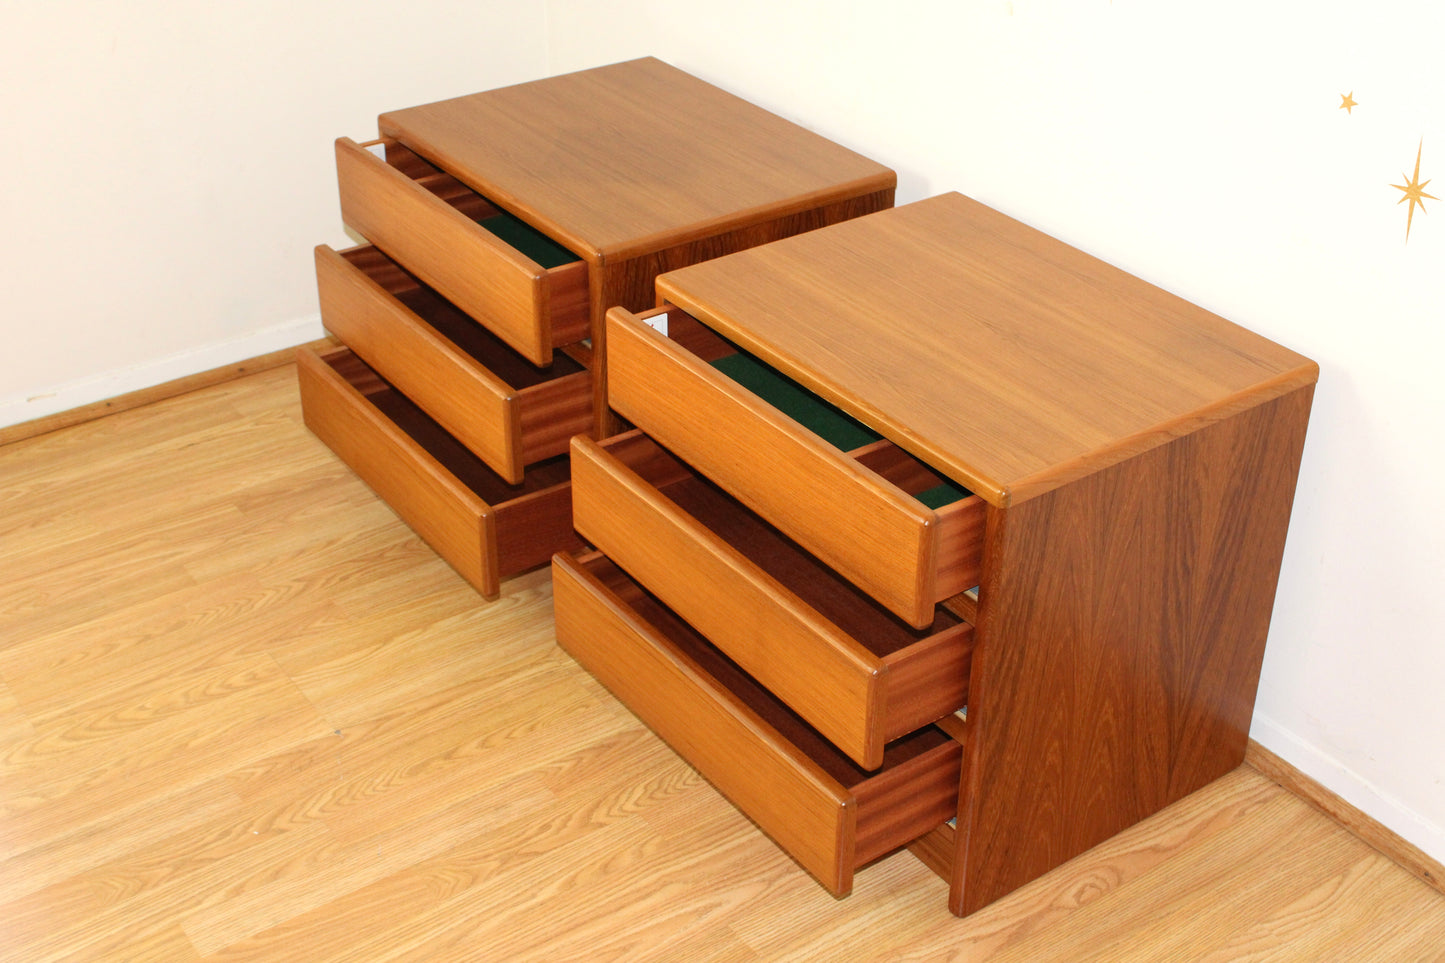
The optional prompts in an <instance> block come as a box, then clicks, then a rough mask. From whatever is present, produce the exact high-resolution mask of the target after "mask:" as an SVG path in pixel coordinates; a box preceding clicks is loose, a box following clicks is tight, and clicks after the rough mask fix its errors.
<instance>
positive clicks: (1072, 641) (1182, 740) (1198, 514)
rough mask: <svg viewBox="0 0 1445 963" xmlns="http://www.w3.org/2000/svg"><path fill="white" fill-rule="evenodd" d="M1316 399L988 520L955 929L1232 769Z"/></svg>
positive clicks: (1200, 435)
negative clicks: (964, 919) (966, 918)
mask: <svg viewBox="0 0 1445 963" xmlns="http://www.w3.org/2000/svg"><path fill="white" fill-rule="evenodd" d="M1312 395H1313V385H1310V386H1307V387H1304V388H1300V389H1297V390H1295V391H1294V392H1292V393H1290V394H1288V395H1284V396H1282V397H1280V398H1277V399H1275V400H1273V401H1270V402H1267V403H1265V404H1262V405H1260V406H1258V407H1256V408H1253V409H1251V410H1249V411H1246V412H1243V413H1241V414H1239V415H1237V416H1235V417H1233V418H1231V419H1228V420H1226V421H1222V422H1219V423H1216V424H1214V425H1211V426H1209V427H1207V428H1204V429H1202V430H1200V431H1198V432H1196V433H1194V434H1192V435H1189V436H1187V437H1184V438H1180V439H1176V440H1175V441H1173V442H1172V443H1170V444H1168V445H1164V446H1161V447H1158V448H1154V449H1151V450H1150V451H1148V452H1145V453H1144V454H1142V455H1138V456H1136V457H1135V458H1132V459H1130V460H1128V461H1125V462H1122V463H1120V464H1118V465H1115V466H1113V467H1111V468H1109V469H1106V470H1104V471H1101V472H1099V473H1097V474H1095V475H1092V476H1090V477H1088V478H1085V479H1082V480H1079V481H1076V482H1074V483H1072V484H1070V485H1066V486H1064V487H1062V488H1059V489H1056V490H1054V491H1051V492H1049V493H1047V494H1044V495H1041V496H1039V497H1038V498H1035V499H1032V500H1029V501H1027V502H1024V503H1023V504H1020V505H1015V506H1014V507H1012V508H1009V509H993V510H991V515H990V519H989V535H988V545H987V549H986V554H985V573H986V574H985V582H984V584H983V586H982V587H981V593H980V607H979V621H978V625H977V636H978V640H977V647H976V649H975V652H974V660H973V670H972V677H971V682H970V704H969V720H968V724H967V727H966V733H967V752H968V757H969V759H970V763H969V765H968V767H967V771H966V775H965V780H964V784H963V788H962V791H961V794H960V798H961V800H962V805H961V812H960V816H959V833H958V850H957V858H956V859H955V862H954V879H953V886H952V892H951V895H950V908H951V909H952V910H953V911H954V912H955V913H959V914H961V915H963V914H967V913H971V912H973V911H974V910H976V909H979V908H980V907H982V906H984V905H986V904H988V903H990V902H992V901H993V900H995V899H998V898H999V897H1001V896H1003V895H1005V894H1007V893H1008V892H1010V891H1012V890H1013V889H1015V888H1017V887H1018V886H1020V885H1022V884H1023V883H1026V882H1028V881H1029V880H1031V879H1034V878H1035V877H1037V876H1039V875H1041V874H1042V873H1045V872H1047V871H1048V870H1050V869H1052V868H1053V867H1055V866H1057V865H1059V864H1061V863H1063V862H1064V861H1066V860H1068V859H1070V858H1072V857H1074V856H1076V855H1078V854H1079V853H1082V852H1083V851H1084V850H1086V849H1088V848H1090V847H1091V846H1094V845H1096V844H1097V843H1099V842H1101V841H1103V840H1104V839H1107V838H1108V837H1110V836H1112V835H1114V834H1115V833H1117V832H1119V831H1121V830H1123V829H1125V828H1126V827H1128V826H1130V825H1132V824H1133V823H1135V822H1137V821H1138V820H1140V819H1143V818H1145V817H1147V816H1149V815H1151V814H1152V813H1154V812H1156V811H1158V810H1159V809H1161V808H1162V807H1164V806H1166V805H1168V804H1169V803H1171V802H1174V801H1175V800H1178V799H1180V798H1181V797H1183V796H1184V795H1186V794H1188V793H1190V792H1192V791H1194V790H1196V789H1198V788H1200V787H1201V786H1203V785H1205V784H1206V783H1208V782H1210V781H1211V780H1213V779H1216V778H1218V777H1219V776H1221V775H1223V774H1225V773H1226V772H1228V771H1229V770H1231V769H1233V768H1235V767H1236V766H1238V765H1239V764H1240V762H1241V761H1242V760H1243V758H1244V750H1245V745H1246V742H1247V738H1248V730H1249V723H1250V716H1251V710H1252V706H1253V702H1254V694H1255V690H1256V688H1257V685H1258V681H1259V670H1260V664H1261V662H1262V659H1263V655H1264V644H1265V636H1266V634H1267V631H1268V628H1269V618H1270V612H1271V609H1272V606H1273V600H1274V589H1275V584H1276V581H1277V578H1278V573H1279V565H1280V559H1281V556H1282V553H1283V550H1284V541H1285V533H1286V529H1287V527H1288V523H1289V513H1290V507H1291V504H1292V502H1293V497H1294V488H1295V481H1296V476H1297V474H1298V470H1299V463H1300V455H1301V451H1302V448H1303V444H1304V436H1305V426H1306V423H1307V421H1308V417H1309V408H1310V401H1311V398H1312Z"/></svg>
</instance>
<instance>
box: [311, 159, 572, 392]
mask: <svg viewBox="0 0 1445 963" xmlns="http://www.w3.org/2000/svg"><path fill="white" fill-rule="evenodd" d="M336 170H337V180H338V184H339V187H340V191H341V216H342V220H344V221H345V222H346V223H347V224H348V225H350V226H351V227H352V228H354V229H355V230H356V231H358V232H360V233H361V234H362V235H364V236H365V237H366V238H367V239H368V240H370V241H372V242H373V243H374V244H376V246H377V247H379V248H381V249H382V250H384V251H386V252H387V253H388V254H390V255H392V256H393V257H395V258H396V260H398V261H400V262H401V263H402V264H403V265H405V266H406V267H407V269H408V270H410V271H412V272H413V273H415V274H416V275H417V276H418V277H420V278H421V279H422V280H423V281H425V282H426V283H427V284H428V285H430V286H431V287H434V288H436V289H437V290H438V291H439V292H441V293H442V295H444V296H445V297H446V298H447V299H448V300H450V301H451V302H452V303H454V304H456V305H457V307H459V308H461V309H462V310H463V311H466V312H467V313H468V314H470V315H472V316H473V317H474V318H477V319H478V320H479V321H481V322H482V323H484V324H486V325H487V327H489V328H490V329H491V330H493V331H494V332H496V334H497V335H498V336H499V337H501V338H502V339H503V340H505V341H506V342H507V343H508V344H510V345H512V346H513V347H514V348H516V349H517V350H518V351H519V352H520V353H521V354H522V355H523V356H525V357H526V358H527V359H528V360H530V361H531V362H532V363H533V364H537V365H545V364H547V363H548V362H549V361H551V357H552V349H553V347H554V331H553V317H552V312H553V311H554V309H555V308H557V307H560V305H553V304H551V298H550V293H551V286H552V285H550V284H549V283H548V279H549V273H548V272H547V271H545V270H543V268H542V267H541V266H539V265H537V264H536V263H534V262H533V261H531V260H530V259H528V258H526V257H525V256H523V255H522V254H520V253H518V252H517V251H516V250H515V249H513V248H512V247H510V246H508V245H507V244H506V243H504V242H503V241H501V240H500V239H498V238H497V237H495V236H494V235H492V234H491V233H490V232H488V231H487V230H485V229H484V228H481V227H479V226H478V225H477V224H475V223H474V222H473V221H471V220H469V219H468V218H467V217H466V216H465V215H463V214H462V213H460V212H459V211H457V210H456V209H455V208H453V207H452V206H451V205H449V204H447V203H446V202H445V201H443V200H441V199H440V198H439V197H437V196H435V195H433V194H432V193H431V192H429V191H428V190H426V188H424V187H422V186H420V185H418V184H417V183H415V182H414V181H412V180H411V179H410V178H408V177H407V176H406V175H405V174H403V173H402V172H400V171H398V170H396V169H395V168H393V167H390V166H389V165H387V164H386V162H385V161H382V160H381V159H380V158H377V157H375V156H374V155H372V154H371V152H370V151H368V150H366V148H364V147H362V146H361V145H359V144H357V143H356V142H355V141H352V140H350V139H349V138H345V137H343V138H340V139H338V140H337V142H336ZM559 271H563V272H566V275H567V276H568V277H569V278H570V277H571V276H572V275H574V274H575V275H577V276H576V277H575V279H574V280H575V283H573V284H571V285H569V286H570V287H572V288H576V290H577V291H579V292H580V291H582V290H585V288H586V278H585V275H586V265H585V264H583V263H581V262H578V263H576V264H572V265H567V266H565V267H564V268H562V269H559ZM579 272H580V273H579ZM565 300H566V301H568V302H577V303H575V304H573V305H572V306H571V314H572V316H569V317H558V318H557V319H556V320H557V324H558V327H559V328H560V329H562V330H563V331H565V334H558V335H556V336H555V337H561V338H562V340H560V341H555V343H557V344H565V343H567V342H568V341H571V340H577V339H578V338H580V337H585V336H586V335H585V333H579V332H585V329H586V313H587V305H586V303H585V301H584V300H583V299H582V298H580V297H570V298H567V299H565ZM573 329H576V330H573ZM574 335H575V337H574Z"/></svg>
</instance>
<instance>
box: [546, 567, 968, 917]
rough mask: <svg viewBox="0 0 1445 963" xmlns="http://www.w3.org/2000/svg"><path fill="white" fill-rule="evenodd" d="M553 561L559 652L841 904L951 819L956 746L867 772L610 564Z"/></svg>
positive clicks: (909, 749) (909, 743)
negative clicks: (857, 883)
mask: <svg viewBox="0 0 1445 963" xmlns="http://www.w3.org/2000/svg"><path fill="white" fill-rule="evenodd" d="M552 564H553V592H554V596H555V598H556V600H557V604H556V608H555V611H556V619H557V641H558V643H559V644H560V645H561V646H562V647H563V648H565V649H566V650H567V651H568V652H569V653H570V654H571V655H572V656H573V657H574V658H576V659H577V660H578V662H580V663H581V664H582V665H583V666H585V667H586V668H587V669H588V671H589V672H591V673H592V674H593V675H594V676H596V677H597V679H598V680H599V681H601V682H602V683H603V684H604V685H606V686H607V687H608V688H609V689H610V690H612V691H613V692H614V693H616V694H617V695H618V696H619V698H621V699H622V700H623V701H624V702H625V703H627V705H628V707H629V708H631V709H632V711H634V712H635V713H637V715H638V717H639V718H641V719H642V720H643V721H644V722H646V723H647V724H648V725H649V726H650V727H651V728H652V729H653V731H655V732H657V733H658V734H659V735H660V736H662V737H663V738H664V739H666V740H667V741H668V743H669V744H670V745H672V746H673V747H674V748H675V749H676V750H677V751H678V752H679V753H681V754H682V756H683V757H684V758H685V759H687V760H688V761H689V762H690V763H691V764H692V765H694V766H696V767H697V769H698V771H699V772H701V773H702V774H703V775H704V776H706V777H707V778H708V779H709V780H710V781H711V782H712V783H713V784H714V785H715V786H717V787H718V789H719V790H720V791H721V792H722V793H723V794H724V795H726V796H727V797H728V798H729V799H731V800H732V801H733V802H734V803H736V804H737V805H738V807H739V808H741V809H742V810H743V811H744V812H745V813H747V814H748V816H749V817H751V818H752V819H753V820H754V821H755V822H757V823H758V825H759V826H760V827H762V828H763V829H764V830H765V831H766V832H767V833H768V834H769V835H770V836H772V837H773V838H774V839H775V840H777V842H778V844H779V845H781V846H782V847H783V848H784V849H785V850H787V851H788V853H789V854H790V855H792V856H793V858H795V859H796V860H797V861H798V863H799V864H800V865H802V866H803V867H804V868H805V869H807V870H808V872H810V873H812V874H813V875H814V876H816V877H817V878H818V881H819V882H821V883H822V884H823V885H824V886H825V887H826V888H827V889H828V890H829V892H831V893H833V894H834V895H835V896H843V895H846V894H847V893H848V892H850V891H851V890H852V887H853V873H854V870H855V869H857V867H858V866H860V865H862V864H863V863H865V862H867V861H869V860H872V859H876V858H877V857H879V856H881V855H883V854H885V853H888V852H891V851H893V850H894V849H897V848H898V847H899V846H902V845H904V844H905V843H907V842H909V841H911V840H913V839H915V838H917V837H918V836H921V835H923V834H925V833H926V832H928V831H929V830H930V829H932V828H933V827H935V826H937V825H940V824H941V823H943V822H945V821H946V820H948V819H950V818H952V816H953V813H954V810H955V808H956V806H957V798H958V784H957V779H958V775H959V760H960V758H961V749H960V747H959V745H958V743H956V742H954V741H953V740H952V739H949V738H948V737H947V736H944V735H943V734H942V733H941V732H939V731H937V730H923V731H922V732H920V733H917V734H915V735H914V736H912V737H910V738H908V739H904V740H900V741H899V742H898V743H895V744H894V746H893V747H891V749H890V753H889V758H888V759H887V760H885V768H883V769H882V770H880V771H879V772H877V773H866V772H864V771H863V770H860V769H858V768H857V767H855V766H853V765H852V764H851V763H849V762H848V761H847V760H846V759H844V758H843V757H842V756H841V755H839V754H838V753H837V751H836V750H834V749H833V747H832V746H831V745H830V744H828V743H827V742H826V741H825V740H823V739H821V738H819V737H817V736H816V735H814V734H812V733H811V732H810V731H809V730H807V728H806V727H805V726H803V725H802V724H801V723H800V722H799V721H797V720H796V718H795V717H793V716H792V715H791V713H788V712H787V710H786V709H784V708H783V707H782V706H781V705H780V704H778V703H776V702H775V701H774V700H773V699H772V697H771V696H770V695H769V694H768V693H767V692H766V691H765V690H763V689H761V688H759V687H758V686H757V685H756V683H753V682H752V680H751V679H749V678H748V677H747V676H746V675H744V674H743V673H742V672H740V671H738V670H736V669H735V668H733V667H731V666H730V665H729V664H727V663H726V662H725V661H724V660H723V659H722V658H721V657H720V656H718V655H716V653H715V651H714V650H712V649H711V647H710V646H709V645H708V644H707V643H706V642H705V641H703V640H702V639H701V638H700V637H698V636H697V635H696V634H695V633H693V632H692V631H691V630H690V629H689V628H688V627H687V625H686V623H684V622H682V621H681V620H680V619H678V618H677V617H676V616H673V615H672V614H671V613H669V612H667V610H665V609H662V608H661V607H660V606H658V605H657V604H656V603H655V602H650V601H649V600H648V599H647V598H646V597H645V596H644V595H643V594H642V592H641V591H639V590H638V589H637V588H636V586H635V584H634V583H631V582H630V580H629V579H627V577H626V576H625V575H623V574H622V573H621V572H620V571H619V570H618V569H617V568H616V567H615V566H614V565H613V564H612V563H611V562H610V561H608V560H607V558H606V557H604V556H601V555H598V554H595V553H594V554H591V555H588V556H584V557H583V558H581V559H576V560H574V559H573V558H571V557H570V556H566V555H558V556H556V558H555V559H554V560H553V563H552ZM639 609H640V612H639ZM779 728H782V730H783V731H782V732H779V731H778V729H779Z"/></svg>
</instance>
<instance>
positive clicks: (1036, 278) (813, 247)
mask: <svg viewBox="0 0 1445 963" xmlns="http://www.w3.org/2000/svg"><path fill="white" fill-rule="evenodd" d="M657 289H658V296H659V298H660V299H662V300H666V301H667V302H670V303H672V304H676V305H678V306H679V307H681V308H683V309H684V310H686V311H688V312H690V313H691V314H693V315H694V316H696V317H697V318H698V319H699V320H701V321H702V322H703V323H705V324H706V325H708V326H709V327H711V328H713V329H714V330H716V331H718V332H719V333H721V334H722V335H723V336H724V337H727V338H728V339H729V340H731V341H733V342H735V343H737V344H738V345H740V346H741V347H743V348H744V349H746V350H748V351H751V352H752V353H754V354H756V355H758V356H759V357H761V358H762V359H763V360H764V361H766V362H767V363H769V364H771V365H773V366H774V367H776V368H778V369H779V370H781V371H782V372H783V373H784V374H786V375H788V376H789V377H791V378H793V379H794V380H796V381H799V382H801V383H802V384H804V385H805V386H807V387H808V388H809V389H811V390H813V391H815V392H816V393H817V394H819V395H821V396H822V397H823V398H825V399H827V400H828V401H830V402H832V403H833V404H836V405H838V406H839V407H840V408H842V409H844V410H845V411H847V412H848V413H849V414H851V415H853V416H854V417H855V418H857V419H858V420H860V421H862V422H864V423H865V424H867V425H869V426H870V427H873V428H875V429H877V430H880V431H882V432H883V433H885V434H890V433H891V436H893V437H894V440H895V441H897V442H898V443H899V444H900V445H902V446H903V447H904V448H907V449H908V450H909V451H911V452H912V453H913V454H915V455H917V456H918V457H919V458H920V459H922V460H923V461H925V462H927V463H928V464H930V465H932V466H933V467H934V468H936V469H937V470H939V471H940V472H943V473H944V474H946V475H948V476H949V477H950V478H953V479H954V480H955V481H957V482H959V483H960V484H962V485H964V486H965V487H967V488H968V489H970V490H971V491H974V492H977V493H979V494H980V495H982V496H983V497H984V498H986V499H987V500H989V501H990V502H992V503H993V504H996V505H1008V504H1010V503H1011V502H1013V501H1019V500H1023V499H1026V498H1030V497H1035V496H1037V495H1039V494H1042V493H1043V492H1046V491H1049V490H1051V489H1053V488H1056V487H1058V486H1059V485H1062V484H1064V483H1066V482H1068V481H1069V480H1071V479H1073V478H1078V477H1082V476H1083V475H1086V474H1088V473H1089V472H1091V471H1096V470H1098V469H1101V468H1104V467H1107V466H1108V465H1111V464H1114V463H1116V462H1118V461H1122V460H1124V459H1126V458H1129V457H1131V456H1132V455H1135V454H1138V453H1140V452H1142V451H1145V450H1147V449H1149V448H1151V447H1154V446H1157V445H1161V444H1164V443H1166V442H1168V441H1169V440H1170V439H1171V438H1173V437H1177V436H1179V435H1182V434H1186V433H1187V432H1189V431H1191V430H1194V429H1196V428H1198V427H1201V426H1203V425H1206V424H1209V423H1211V422H1213V421H1217V420H1220V419H1223V418H1226V417H1228V416H1229V415H1231V414H1233V413H1235V412H1237V411H1241V410H1244V409H1246V408H1248V407H1250V406H1252V405H1255V404H1259V403H1260V402H1263V401H1266V400H1268V399H1269V398H1271V397H1277V396H1279V395H1282V394H1286V393H1288V392H1289V391H1291V390H1294V389H1295V388H1298V387H1301V386H1303V385H1305V384H1312V383H1313V382H1314V380H1315V379H1316V377H1317V376H1318V367H1317V366H1316V365H1315V364H1314V362H1312V361H1309V360H1308V359H1306V358H1303V357H1301V356H1300V355H1298V354H1295V353H1294V352H1293V351H1290V350H1288V349H1286V348H1283V347H1280V346H1279V345H1276V344H1274V343H1272V342H1270V341H1268V340H1266V339H1264V338H1262V337H1260V336H1258V335H1256V334H1254V333H1252V332H1250V331H1247V330H1245V329H1244V328H1241V327H1239V326H1238V325H1235V324H1233V323H1231V322H1229V321H1226V320H1224V319H1223V318H1220V317H1218V316H1217V315H1214V314H1211V313H1209V312H1208V311H1205V310H1204V309H1202V308H1199V307H1196V306H1195V305H1192V304H1189V303H1188V302H1186V301H1184V300H1183V299H1181V298H1178V297H1176V296H1174V295H1171V294H1168V293H1166V292H1164V291H1162V290H1160V289H1159V288H1157V287H1154V286H1153V285H1151V284H1148V283H1147V282H1145V281H1142V280H1140V279H1138V278H1136V277H1133V276H1132V275H1129V274H1127V273H1126V272H1124V271H1121V270H1119V269H1118V268H1115V267H1112V266H1110V265H1108V264H1106V263H1104V262H1103V261H1100V260H1098V259H1096V258H1093V257H1091V256H1089V255H1087V254H1085V253H1083V252H1081V251H1079V250H1077V249H1075V248H1072V247H1069V246H1068V245H1065V244H1063V243H1061V242H1059V241H1057V240H1055V239H1053V238H1050V237H1048V236H1047V235H1045V234H1043V233H1042V232H1039V231H1037V230H1034V229H1032V228H1029V227H1027V226H1026V225H1023V224H1020V223H1018V222H1017V221H1015V220H1013V219H1012V218H1009V217H1007V216H1005V215H1003V214H1001V213H999V212H997V211H994V210H991V209H990V208H988V207H985V206H984V205H982V204H979V203H978V202H977V201H974V200H971V199H969V198H966V197H964V196H962V195H959V194H945V195H941V196H939V197H935V198H930V199H929V200H926V201H920V202H917V203H914V204H909V205H906V206H904V207H901V208H896V209H894V210H892V211H888V212H882V213H881V214H880V215H874V216H870V217H868V218H863V219H859V220H856V221H852V222H848V223H847V224H844V225H839V226H836V227H834V228H830V229H829V230H827V231H814V232H812V233H810V234H806V235H799V236H798V237H795V238H788V239H785V240H784V241H781V242H779V243H777V244H774V245H770V246H769V247H768V248H767V249H766V250H765V251H764V250H754V251H752V252H742V253H740V254H737V255H733V256H732V257H729V258H726V259H720V260H717V261H712V262H707V263H704V264H698V265H693V266H691V267H688V268H683V269H680V270H678V271H675V272H671V273H669V274H668V275H666V276H664V277H661V278H659V280H658V286H657ZM840 332H847V336H841V335H840ZM885 345H886V347H884V346H885Z"/></svg>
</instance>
